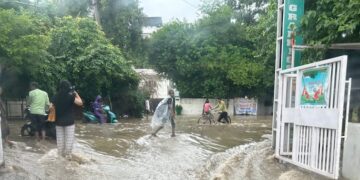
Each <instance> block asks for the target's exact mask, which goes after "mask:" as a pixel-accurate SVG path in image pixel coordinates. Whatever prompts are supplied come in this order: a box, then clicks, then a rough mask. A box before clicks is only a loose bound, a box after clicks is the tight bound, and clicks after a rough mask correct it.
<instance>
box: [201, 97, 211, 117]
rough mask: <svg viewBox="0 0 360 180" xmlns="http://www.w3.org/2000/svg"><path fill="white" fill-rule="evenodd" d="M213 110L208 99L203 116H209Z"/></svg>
mask: <svg viewBox="0 0 360 180" xmlns="http://www.w3.org/2000/svg"><path fill="white" fill-rule="evenodd" d="M211 109H212V106H211V104H210V103H209V99H206V101H205V104H204V107H203V114H209V113H210V110H211Z"/></svg>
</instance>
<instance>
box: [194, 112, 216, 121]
mask: <svg viewBox="0 0 360 180" xmlns="http://www.w3.org/2000/svg"><path fill="white" fill-rule="evenodd" d="M201 122H202V124H211V123H214V124H215V118H214V115H213V114H212V113H211V112H209V113H207V114H206V113H204V114H202V115H201V116H200V117H199V119H198V121H197V123H198V124H200V123H201Z"/></svg>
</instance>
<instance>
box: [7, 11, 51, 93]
mask: <svg viewBox="0 0 360 180" xmlns="http://www.w3.org/2000/svg"><path fill="white" fill-rule="evenodd" d="M0 23H1V26H0V64H1V66H2V73H3V76H2V77H1V84H2V85H3V86H4V87H3V89H4V95H7V96H9V97H14V96H22V97H24V96H25V92H24V89H19V88H18V87H24V88H25V87H27V86H25V85H24V86H18V85H17V84H19V83H20V84H21V83H23V84H28V81H29V80H30V79H32V78H34V77H35V76H37V75H38V74H41V73H45V70H46V68H47V65H48V64H49V61H50V60H51V56H50V55H49V53H48V52H47V51H46V49H47V48H48V46H49V44H50V38H49V37H48V35H47V34H46V30H47V29H48V28H47V27H46V25H45V24H46V23H45V22H44V21H42V19H41V17H39V18H37V17H36V16H35V15H34V14H32V13H29V12H26V11H19V12H16V11H15V10H3V9H0ZM46 75H48V74H46V73H45V76H46ZM17 86H18V87H17ZM25 89H27V88H25Z"/></svg>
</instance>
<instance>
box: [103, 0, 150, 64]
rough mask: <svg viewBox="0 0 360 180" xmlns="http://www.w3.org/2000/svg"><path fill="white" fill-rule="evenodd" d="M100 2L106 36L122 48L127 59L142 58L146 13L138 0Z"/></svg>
mask: <svg viewBox="0 0 360 180" xmlns="http://www.w3.org/2000/svg"><path fill="white" fill-rule="evenodd" d="M98 3H99V13H100V22H101V26H102V28H103V30H104V32H105V34H106V37H108V38H109V39H111V42H112V43H113V44H114V45H117V46H118V47H120V48H121V49H122V51H123V52H124V53H125V54H124V55H125V57H126V58H127V59H131V60H136V58H141V55H142V53H143V52H142V51H143V46H142V45H143V41H142V36H141V34H142V25H143V19H144V15H143V13H142V10H141V9H140V8H139V2H138V0H99V1H98Z"/></svg>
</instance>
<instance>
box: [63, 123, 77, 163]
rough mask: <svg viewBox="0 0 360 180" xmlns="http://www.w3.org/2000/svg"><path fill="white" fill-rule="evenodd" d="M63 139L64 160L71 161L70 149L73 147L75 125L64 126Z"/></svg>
mask: <svg viewBox="0 0 360 180" xmlns="http://www.w3.org/2000/svg"><path fill="white" fill-rule="evenodd" d="M64 135H65V136H64V137H65V142H64V144H65V147H64V154H65V158H66V159H68V160H71V158H72V148H73V146H74V137H75V125H74V124H73V125H71V126H65V131H64Z"/></svg>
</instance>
